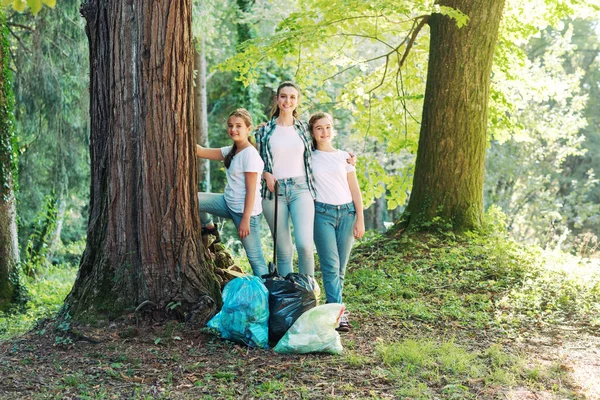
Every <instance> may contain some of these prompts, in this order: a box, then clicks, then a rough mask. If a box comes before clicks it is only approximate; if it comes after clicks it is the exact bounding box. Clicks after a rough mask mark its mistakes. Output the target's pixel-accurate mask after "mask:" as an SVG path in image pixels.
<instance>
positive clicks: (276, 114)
mask: <svg viewBox="0 0 600 400" xmlns="http://www.w3.org/2000/svg"><path fill="white" fill-rule="evenodd" d="M285 87H292V88H294V89H296V91H297V92H298V98H300V88H299V87H298V85H296V84H295V83H294V82H290V81H285V82H282V83H281V84H280V85H279V86H278V87H277V93H276V94H275V100H274V101H273V106H272V107H271V118H273V117H279V106H278V105H277V97H279V92H281V89H283V88H285ZM292 115H293V116H294V118H296V119H298V111H297V110H294V111H293V112H292Z"/></svg>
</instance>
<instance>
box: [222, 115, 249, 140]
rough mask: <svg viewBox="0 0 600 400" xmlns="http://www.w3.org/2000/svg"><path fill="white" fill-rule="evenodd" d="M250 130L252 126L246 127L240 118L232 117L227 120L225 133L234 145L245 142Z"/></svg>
mask: <svg viewBox="0 0 600 400" xmlns="http://www.w3.org/2000/svg"><path fill="white" fill-rule="evenodd" d="M251 130H252V126H249V125H247V124H246V121H244V119H243V118H241V117H237V116H235V115H232V116H231V117H229V119H227V133H228V134H229V137H230V138H231V140H233V141H234V142H235V143H244V142H247V141H248V135H249V134H250V131H251Z"/></svg>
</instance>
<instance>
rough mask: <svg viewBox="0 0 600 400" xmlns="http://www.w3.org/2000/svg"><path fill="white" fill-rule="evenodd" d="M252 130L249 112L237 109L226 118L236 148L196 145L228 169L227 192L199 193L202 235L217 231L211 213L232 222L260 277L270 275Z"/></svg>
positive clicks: (259, 165) (198, 150)
mask: <svg viewBox="0 0 600 400" xmlns="http://www.w3.org/2000/svg"><path fill="white" fill-rule="evenodd" d="M251 131H252V117H251V116H250V113H249V112H248V111H247V110H245V109H243V108H238V109H237V110H235V111H233V112H232V113H231V114H229V118H228V119H227V133H228V134H229V137H230V138H231V140H233V146H227V147H221V148H219V149H210V148H204V147H201V146H200V145H196V156H197V157H200V158H207V159H210V160H218V161H224V162H225V167H226V168H227V171H226V174H227V185H226V186H225V193H224V194H219V193H198V200H199V202H200V211H201V212H200V220H201V222H202V226H203V232H209V233H210V232H214V231H216V227H215V225H214V223H213V222H212V219H211V217H210V216H209V215H208V214H212V215H216V216H219V217H223V218H229V219H231V220H233V223H234V224H235V227H236V228H237V230H238V234H239V235H240V239H241V241H242V244H243V245H244V249H245V250H246V255H247V256H248V261H249V262H250V265H251V266H252V271H253V272H254V275H256V276H259V277H261V276H263V275H266V274H267V273H268V269H267V264H266V262H265V257H264V256H263V252H262V246H261V243H260V214H261V213H262V204H261V196H260V188H261V185H260V180H261V174H262V172H263V168H264V163H263V161H262V159H261V158H260V155H259V154H258V151H257V150H256V148H255V147H254V145H253V144H252V143H251V142H250V137H249V133H250V132H251Z"/></svg>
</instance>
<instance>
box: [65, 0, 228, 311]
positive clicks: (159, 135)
mask: <svg viewBox="0 0 600 400" xmlns="http://www.w3.org/2000/svg"><path fill="white" fill-rule="evenodd" d="M81 12H82V14H83V16H84V18H85V19H86V21H87V25H86V33H87V36H88V40H89V45H90V65H91V76H90V78H91V79H90V86H91V87H90V93H91V99H90V103H91V104H90V116H91V133H90V155H91V168H92V171H91V189H90V219H89V225H88V232H87V246H86V249H85V252H84V254H83V257H82V259H81V264H80V269H79V273H78V276H77V280H76V282H75V285H74V287H73V289H72V291H71V293H70V294H69V296H68V297H67V299H66V303H67V309H68V310H69V312H70V313H71V315H72V316H74V317H76V318H77V317H82V316H84V314H85V313H86V312H88V311H89V312H91V313H97V312H104V311H111V312H112V314H115V313H119V312H121V311H124V310H128V311H131V310H134V309H136V307H138V306H140V305H142V304H143V305H151V306H152V307H153V308H154V310H155V311H157V312H160V314H162V311H164V310H165V309H171V308H172V307H174V305H177V308H176V310H177V311H180V312H181V314H184V313H188V312H191V311H193V310H196V311H200V313H199V314H198V315H199V316H200V319H199V321H200V322H204V321H206V319H207V318H208V317H209V316H210V315H211V314H212V313H213V312H214V310H215V309H216V307H218V306H219V305H220V302H221V297H220V290H219V285H218V283H217V281H216V278H215V276H214V274H213V272H212V266H211V265H209V264H208V261H204V257H203V251H204V249H203V247H202V242H201V240H200V220H199V217H198V201H197V197H196V192H197V177H196V159H195V154H194V150H195V148H194V146H195V136H194V134H193V132H192V128H193V120H194V109H193V94H192V83H193V76H192V72H193V70H192V61H193V48H192V35H191V0H171V1H154V2H148V1H146V0H128V1H125V0H113V1H109V0H89V1H87V2H86V3H84V4H83V5H82V7H81ZM169 303H171V304H169ZM178 303H179V304H180V306H179V304H178ZM167 305H169V307H168V308H167V307H166V306H167ZM199 308H200V309H201V310H198V309H199ZM141 309H142V308H141V307H138V310H141Z"/></svg>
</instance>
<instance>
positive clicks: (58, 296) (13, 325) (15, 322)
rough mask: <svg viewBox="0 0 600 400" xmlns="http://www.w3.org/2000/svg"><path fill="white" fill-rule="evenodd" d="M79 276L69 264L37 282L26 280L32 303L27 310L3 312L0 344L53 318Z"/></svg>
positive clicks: (49, 270) (44, 274)
mask: <svg viewBox="0 0 600 400" xmlns="http://www.w3.org/2000/svg"><path fill="white" fill-rule="evenodd" d="M76 274H77V267H73V266H70V265H69V264H67V265H65V266H53V265H51V266H49V267H47V268H46V269H45V270H44V271H43V272H41V273H40V274H39V276H38V277H37V278H35V279H34V278H27V279H26V281H27V289H28V295H29V302H28V303H27V304H26V305H25V307H24V308H21V307H15V308H14V309H12V310H10V311H8V312H6V313H1V312H0V340H6V339H8V338H11V337H13V336H16V335H19V334H22V333H25V332H27V331H28V330H29V329H31V328H32V327H33V326H34V324H35V322H36V321H38V320H40V319H43V318H50V317H53V316H54V314H55V313H56V312H57V311H58V310H59V309H60V307H61V306H62V304H63V301H64V299H65V297H66V296H67V294H68V293H69V291H70V290H71V286H73V282H74V281H75V276H76Z"/></svg>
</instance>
